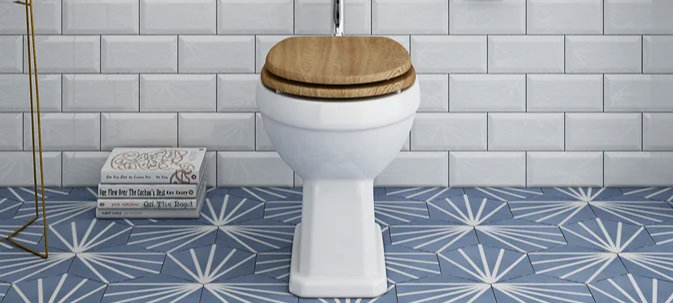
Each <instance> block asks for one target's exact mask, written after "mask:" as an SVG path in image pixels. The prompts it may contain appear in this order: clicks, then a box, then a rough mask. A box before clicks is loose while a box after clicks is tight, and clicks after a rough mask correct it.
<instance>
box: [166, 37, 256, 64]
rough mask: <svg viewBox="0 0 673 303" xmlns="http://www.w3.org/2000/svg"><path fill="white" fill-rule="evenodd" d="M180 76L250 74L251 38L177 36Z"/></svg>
mask: <svg viewBox="0 0 673 303" xmlns="http://www.w3.org/2000/svg"><path fill="white" fill-rule="evenodd" d="M179 41H180V43H179V50H180V51H179V54H180V56H179V66H180V73H212V72H226V73H232V72H233V73H253V72H254V71H255V37H254V36H180V40H179Z"/></svg>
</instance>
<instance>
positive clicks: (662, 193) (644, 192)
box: [621, 187, 673, 203]
mask: <svg viewBox="0 0 673 303" xmlns="http://www.w3.org/2000/svg"><path fill="white" fill-rule="evenodd" d="M621 190H622V192H623V193H624V196H636V197H643V198H645V199H652V200H658V201H666V202H671V203H673V187H646V188H622V189H621Z"/></svg>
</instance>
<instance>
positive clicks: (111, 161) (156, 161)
mask: <svg viewBox="0 0 673 303" xmlns="http://www.w3.org/2000/svg"><path fill="white" fill-rule="evenodd" d="M205 161H206V149H205V148H181V147H177V148H115V149H113V150H112V152H111V153H110V156H109V157H108V158H107V160H106V161H105V164H104V165H103V168H102V169H101V178H100V183H101V184H119V183H122V184H126V183H145V184H147V183H151V184H156V183H160V184H192V183H193V184H198V183H199V182H200V181H201V179H202V177H203V176H202V171H203V170H204V169H205Z"/></svg>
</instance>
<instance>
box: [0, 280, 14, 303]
mask: <svg viewBox="0 0 673 303" xmlns="http://www.w3.org/2000/svg"><path fill="white" fill-rule="evenodd" d="M11 286H12V284H9V283H2V282H0V302H2V300H3V299H4V298H5V295H7V291H9V288H10V287H11Z"/></svg>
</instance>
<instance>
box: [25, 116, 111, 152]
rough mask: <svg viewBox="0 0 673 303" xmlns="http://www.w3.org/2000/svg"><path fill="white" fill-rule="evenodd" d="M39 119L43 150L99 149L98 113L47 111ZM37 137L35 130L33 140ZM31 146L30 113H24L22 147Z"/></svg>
mask: <svg viewBox="0 0 673 303" xmlns="http://www.w3.org/2000/svg"><path fill="white" fill-rule="evenodd" d="M41 120H42V121H41V124H42V148H43V149H44V150H52V151H59V150H72V151H76V150H81V151H85V150H100V114H98V113H95V114H94V113H48V114H42V119H41ZM35 123H37V122H35ZM37 138H38V137H37V132H36V133H35V140H36V141H35V142H37ZM32 148H33V144H32V138H31V135H30V113H26V114H25V115H24V121H23V149H24V150H31V149H32Z"/></svg>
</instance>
